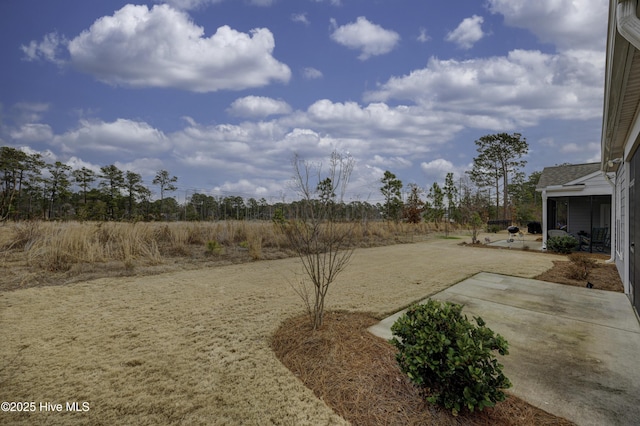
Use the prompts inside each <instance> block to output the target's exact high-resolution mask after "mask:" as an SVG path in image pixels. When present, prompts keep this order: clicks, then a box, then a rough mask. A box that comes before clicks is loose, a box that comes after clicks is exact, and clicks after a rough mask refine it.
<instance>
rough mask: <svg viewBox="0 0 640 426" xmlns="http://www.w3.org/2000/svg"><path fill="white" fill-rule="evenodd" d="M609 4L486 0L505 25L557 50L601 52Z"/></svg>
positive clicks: (573, 0)
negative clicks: (551, 45)
mask: <svg viewBox="0 0 640 426" xmlns="http://www.w3.org/2000/svg"><path fill="white" fill-rule="evenodd" d="M608 7H609V2H606V1H602V0H536V1H531V0H489V9H490V10H491V12H493V13H499V14H501V15H503V16H504V21H505V23H506V24H507V25H510V26H513V27H517V28H523V29H526V30H529V31H531V32H532V33H533V34H535V35H536V36H537V37H538V38H539V39H540V40H541V41H543V42H547V43H552V44H554V45H556V46H558V47H559V48H560V49H588V50H591V49H596V50H599V51H604V48H605V42H606V34H607V32H606V28H607V19H606V17H607V16H608Z"/></svg>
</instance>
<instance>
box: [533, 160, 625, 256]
mask: <svg viewBox="0 0 640 426" xmlns="http://www.w3.org/2000/svg"><path fill="white" fill-rule="evenodd" d="M536 191H538V192H541V193H542V246H543V247H546V243H547V238H548V235H549V231H550V230H552V229H560V230H563V231H566V232H568V233H569V234H572V235H574V236H576V237H578V238H579V236H580V235H584V236H590V235H592V234H593V232H594V230H596V229H600V230H602V231H604V235H605V238H604V242H603V243H602V244H601V246H600V249H601V250H605V249H608V247H609V246H610V244H609V241H610V230H611V195H612V193H613V183H611V182H610V180H609V179H608V176H607V175H606V174H604V173H603V172H602V170H601V169H600V163H587V164H563V165H560V166H554V167H545V168H544V170H543V171H542V174H541V175H540V180H539V181H538V185H537V186H536ZM585 241H586V239H585ZM585 249H589V250H593V246H592V245H590V246H588V247H585Z"/></svg>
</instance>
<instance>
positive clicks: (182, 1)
mask: <svg viewBox="0 0 640 426" xmlns="http://www.w3.org/2000/svg"><path fill="white" fill-rule="evenodd" d="M154 1H155V2H156V3H167V4H170V5H171V6H173V7H175V8H176V9H182V10H191V9H198V8H201V7H204V6H205V5H208V4H216V3H222V2H223V1H224V0H154Z"/></svg>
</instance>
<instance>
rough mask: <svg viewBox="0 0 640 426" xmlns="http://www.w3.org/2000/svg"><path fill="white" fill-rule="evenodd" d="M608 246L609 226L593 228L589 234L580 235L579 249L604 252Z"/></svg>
mask: <svg viewBox="0 0 640 426" xmlns="http://www.w3.org/2000/svg"><path fill="white" fill-rule="evenodd" d="M608 247H609V228H593V229H592V230H591V236H588V235H581V236H580V250H585V251H589V250H596V251H599V252H604V251H605V249H607V248H608Z"/></svg>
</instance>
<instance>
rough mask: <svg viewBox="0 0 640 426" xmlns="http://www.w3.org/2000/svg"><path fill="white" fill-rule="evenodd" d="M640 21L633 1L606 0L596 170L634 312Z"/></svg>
mask: <svg viewBox="0 0 640 426" xmlns="http://www.w3.org/2000/svg"><path fill="white" fill-rule="evenodd" d="M639 141H640V19H639V18H638V0H610V1H609V30H608V37H607V56H606V69H605V92H604V108H603V119H602V137H601V155H602V157H601V164H600V168H601V170H602V171H603V172H604V173H605V174H606V175H607V176H611V178H612V179H611V180H612V181H613V182H614V185H615V187H614V194H613V197H612V201H613V203H612V204H613V213H612V216H613V218H614V230H615V231H614V243H613V245H612V250H611V251H612V253H611V254H612V258H613V259H612V260H614V261H615V264H616V266H617V268H618V272H619V273H620V277H621V278H622V282H623V284H624V291H625V293H627V294H628V296H629V299H630V300H631V302H632V304H633V306H634V308H635V309H636V312H638V311H640V249H638V248H636V247H635V242H636V240H637V239H638V238H639V237H640V214H639V213H640V199H639V195H640V191H638V190H637V187H638V185H637V183H640V180H639V178H640V154H639V153H638V149H637V148H638V144H639Z"/></svg>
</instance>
